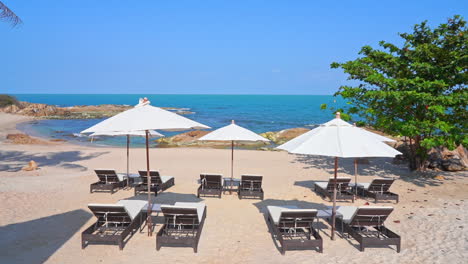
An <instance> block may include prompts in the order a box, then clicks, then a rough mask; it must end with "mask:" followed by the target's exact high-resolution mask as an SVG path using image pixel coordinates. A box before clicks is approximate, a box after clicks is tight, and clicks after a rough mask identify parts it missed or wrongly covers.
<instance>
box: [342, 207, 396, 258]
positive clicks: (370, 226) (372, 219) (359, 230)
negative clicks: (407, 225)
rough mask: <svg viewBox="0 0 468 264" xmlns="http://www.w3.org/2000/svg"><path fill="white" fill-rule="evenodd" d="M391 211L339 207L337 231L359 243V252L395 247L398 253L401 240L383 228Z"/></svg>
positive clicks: (381, 208)
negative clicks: (376, 247) (366, 249)
mask: <svg viewBox="0 0 468 264" xmlns="http://www.w3.org/2000/svg"><path fill="white" fill-rule="evenodd" d="M392 211H393V207H389V206H362V207H355V206H339V207H338V209H337V212H338V213H339V214H341V215H342V217H341V218H336V226H337V229H342V230H341V231H342V232H343V233H347V234H348V236H351V237H353V238H354V239H355V240H356V241H358V242H359V245H360V247H359V250H360V251H364V249H365V248H366V247H373V246H389V245H395V246H396V248H397V252H400V247H401V238H400V236H399V235H397V234H395V233H394V232H392V231H391V230H389V229H388V228H386V227H385V226H384V222H385V220H386V219H387V218H388V216H389V215H390V213H391V212H392Z"/></svg>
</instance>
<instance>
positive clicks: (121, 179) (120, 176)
mask: <svg viewBox="0 0 468 264" xmlns="http://www.w3.org/2000/svg"><path fill="white" fill-rule="evenodd" d="M125 177H127V173H117V178H119V181H123V180H125Z"/></svg>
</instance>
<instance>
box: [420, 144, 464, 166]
mask: <svg viewBox="0 0 468 264" xmlns="http://www.w3.org/2000/svg"><path fill="white" fill-rule="evenodd" d="M426 165H427V167H428V168H429V169H434V170H444V171H462V170H467V169H468V152H467V150H466V148H465V147H464V146H462V145H460V146H458V147H457V148H456V149H454V150H448V149H447V148H445V147H438V148H433V149H431V150H430V151H429V158H428V160H427V161H426Z"/></svg>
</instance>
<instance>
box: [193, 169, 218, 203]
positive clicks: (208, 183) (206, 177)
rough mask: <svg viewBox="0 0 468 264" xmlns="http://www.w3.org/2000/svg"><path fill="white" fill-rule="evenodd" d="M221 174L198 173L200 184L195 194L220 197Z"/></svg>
mask: <svg viewBox="0 0 468 264" xmlns="http://www.w3.org/2000/svg"><path fill="white" fill-rule="evenodd" d="M222 179H223V175H221V174H213V173H202V174H200V186H199V187H198V190H197V196H198V198H200V196H202V195H203V196H218V198H221V193H222V192H223V185H222Z"/></svg>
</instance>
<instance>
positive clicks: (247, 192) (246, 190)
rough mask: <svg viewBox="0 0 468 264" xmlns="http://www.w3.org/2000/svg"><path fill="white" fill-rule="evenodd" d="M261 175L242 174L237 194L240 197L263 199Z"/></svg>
mask: <svg viewBox="0 0 468 264" xmlns="http://www.w3.org/2000/svg"><path fill="white" fill-rule="evenodd" d="M262 179H263V176H258V175H242V176H241V182H240V185H239V190H238V196H239V199H242V198H258V199H260V200H263V197H264V193H263V189H262Z"/></svg>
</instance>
